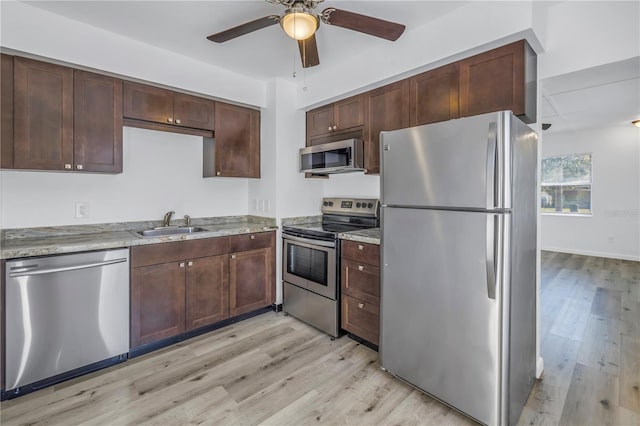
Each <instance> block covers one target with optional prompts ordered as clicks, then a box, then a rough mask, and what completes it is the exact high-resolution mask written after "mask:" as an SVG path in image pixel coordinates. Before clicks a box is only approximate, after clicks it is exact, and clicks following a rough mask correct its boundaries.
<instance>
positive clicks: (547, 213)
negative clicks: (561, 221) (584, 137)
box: [538, 152, 593, 218]
mask: <svg viewBox="0 0 640 426" xmlns="http://www.w3.org/2000/svg"><path fill="white" fill-rule="evenodd" d="M581 155H588V156H589V158H590V162H589V166H590V168H591V170H590V178H591V179H590V181H589V184H588V186H589V205H590V209H589V212H588V213H580V212H565V211H560V212H556V211H543V210H542V192H543V189H544V188H546V187H554V186H560V187H566V186H586V184H575V183H567V184H562V183H560V184H556V185H549V184H547V185H545V184H544V183H543V177H542V163H543V161H544V160H545V159H548V158H558V157H576V156H581ZM538 207H539V209H540V214H541V215H545V216H570V217H583V218H589V217H593V152H572V153H566V154H553V155H545V156H543V157H542V159H541V160H540V192H539V197H538ZM563 208H564V206H563Z"/></svg>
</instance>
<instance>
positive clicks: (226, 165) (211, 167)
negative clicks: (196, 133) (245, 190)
mask: <svg viewBox="0 0 640 426" xmlns="http://www.w3.org/2000/svg"><path fill="white" fill-rule="evenodd" d="M215 120H216V123H217V124H216V131H215V139H209V140H207V139H205V141H204V166H203V176H204V177H212V176H221V177H224V176H227V177H248V178H259V177H260V111H257V110H254V109H250V108H244V107H240V106H237V105H231V104H225V103H223V102H216V111H215Z"/></svg>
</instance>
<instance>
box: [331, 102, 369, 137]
mask: <svg viewBox="0 0 640 426" xmlns="http://www.w3.org/2000/svg"><path fill="white" fill-rule="evenodd" d="M333 108H334V111H333V114H334V118H333V119H334V122H333V126H334V127H333V130H334V131H340V130H346V129H350V128H352V127H358V126H362V125H364V95H357V96H352V97H350V98H347V99H344V100H342V101H338V102H336V103H334V104H333Z"/></svg>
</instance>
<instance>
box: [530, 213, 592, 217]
mask: <svg viewBox="0 0 640 426" xmlns="http://www.w3.org/2000/svg"><path fill="white" fill-rule="evenodd" d="M540 214H541V215H542V216H567V217H593V213H587V214H584V213H546V212H540Z"/></svg>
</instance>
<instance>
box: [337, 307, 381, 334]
mask: <svg viewBox="0 0 640 426" xmlns="http://www.w3.org/2000/svg"><path fill="white" fill-rule="evenodd" d="M341 314H342V321H341V325H342V328H343V329H345V330H347V331H348V332H350V333H353V334H355V335H356V336H359V337H362V338H363V339H365V340H367V341H369V342H371V343H373V344H374V345H378V340H379V337H380V305H379V304H378V303H369V302H366V301H363V300H359V299H355V298H353V297H351V296H347V295H345V296H343V297H342V301H341Z"/></svg>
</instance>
